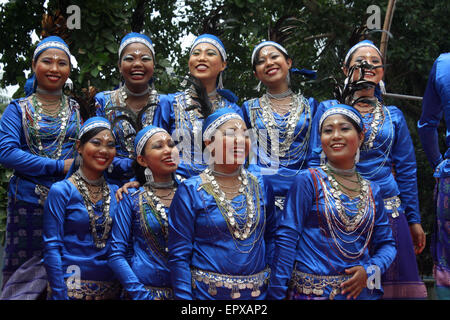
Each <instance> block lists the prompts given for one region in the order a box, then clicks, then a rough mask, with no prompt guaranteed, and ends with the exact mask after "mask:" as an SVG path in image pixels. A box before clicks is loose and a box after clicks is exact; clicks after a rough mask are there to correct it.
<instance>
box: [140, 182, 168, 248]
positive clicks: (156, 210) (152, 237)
mask: <svg viewBox="0 0 450 320" xmlns="http://www.w3.org/2000/svg"><path fill="white" fill-rule="evenodd" d="M155 189H171V190H170V192H169V193H168V194H167V195H165V196H158V195H157V194H156V190H155ZM144 190H145V192H143V193H142V196H143V197H144V198H145V200H146V203H147V205H148V207H149V208H150V210H146V209H145V207H146V206H144V203H143V201H142V198H140V200H139V203H140V211H141V219H142V220H144V221H145V228H143V229H142V230H143V233H144V236H145V238H146V239H147V240H148V241H149V247H150V248H153V249H156V250H153V251H154V252H157V253H159V254H160V255H162V256H166V255H167V253H168V252H169V249H168V247H167V245H168V235H169V232H168V228H169V222H168V216H167V214H168V210H169V209H168V208H167V207H166V206H165V205H164V203H163V202H162V200H164V199H166V200H171V198H170V196H171V195H173V194H174V193H175V191H176V188H175V182H174V181H173V180H172V181H170V182H167V183H166V182H162V183H158V182H150V183H146V184H145V185H144ZM148 214H151V215H152V216H153V217H154V218H155V219H156V221H157V222H158V224H159V226H160V228H161V232H162V235H163V237H164V243H163V244H161V243H160V242H159V241H158V240H157V239H158V235H157V231H154V230H153V228H152V227H151V224H150V222H149V219H148V216H147V215H148Z"/></svg>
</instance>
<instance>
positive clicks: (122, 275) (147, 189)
mask: <svg viewBox="0 0 450 320" xmlns="http://www.w3.org/2000/svg"><path fill="white" fill-rule="evenodd" d="M160 132H165V133H167V132H166V131H165V130H164V129H162V128H158V127H155V126H152V125H150V126H147V127H145V128H143V129H141V130H140V131H139V132H138V133H137V135H136V138H135V142H134V146H135V151H136V154H142V150H143V149H144V148H145V146H146V144H147V142H148V140H149V139H150V138H151V137H152V136H153V135H154V134H157V133H160ZM145 170H146V171H147V172H146V173H145V179H146V183H145V184H144V186H142V187H140V188H139V189H138V190H135V189H130V190H129V193H128V194H125V195H124V199H123V200H121V202H120V204H119V211H118V213H117V215H116V223H115V225H114V227H113V231H112V242H111V250H110V253H109V265H110V266H111V268H112V269H113V270H114V272H115V274H116V275H117V277H118V278H119V280H120V282H121V283H122V285H123V287H124V289H125V298H130V299H133V300H163V299H164V300H165V299H172V298H173V292H172V286H171V280H170V272H169V267H168V265H167V260H168V250H167V236H168V223H167V219H168V218H167V217H168V211H169V209H168V208H167V207H166V206H165V205H164V204H163V203H162V201H161V199H160V198H159V197H158V196H157V195H156V193H155V190H154V188H153V183H154V181H153V173H152V172H151V170H150V168H149V167H147V168H146V169H145ZM173 183H175V181H173ZM174 186H175V185H173V187H174ZM166 187H167V186H164V188H166ZM174 191H175V190H174ZM130 246H131V247H132V248H131V251H132V254H131V257H129V255H130V254H129V252H130V248H129V247H130Z"/></svg>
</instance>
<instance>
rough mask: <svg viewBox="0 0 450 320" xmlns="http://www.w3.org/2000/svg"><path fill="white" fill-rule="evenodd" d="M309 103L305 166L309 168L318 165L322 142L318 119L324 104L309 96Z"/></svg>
mask: <svg viewBox="0 0 450 320" xmlns="http://www.w3.org/2000/svg"><path fill="white" fill-rule="evenodd" d="M309 104H310V106H311V117H312V120H311V121H312V125H311V132H310V137H309V148H308V160H307V161H308V163H307V167H308V168H311V167H318V166H320V154H321V152H322V144H321V142H320V132H319V120H320V117H322V114H323V112H324V110H325V107H326V106H325V104H323V103H318V102H317V100H315V99H314V98H309Z"/></svg>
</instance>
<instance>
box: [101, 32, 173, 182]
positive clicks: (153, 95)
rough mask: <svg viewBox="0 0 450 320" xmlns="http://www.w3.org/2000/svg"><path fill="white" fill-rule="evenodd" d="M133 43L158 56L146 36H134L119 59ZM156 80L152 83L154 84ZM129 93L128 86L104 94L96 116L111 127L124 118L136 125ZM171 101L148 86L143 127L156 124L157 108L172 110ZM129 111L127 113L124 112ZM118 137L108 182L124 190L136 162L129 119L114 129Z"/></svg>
mask: <svg viewBox="0 0 450 320" xmlns="http://www.w3.org/2000/svg"><path fill="white" fill-rule="evenodd" d="M131 43H141V44H144V45H145V46H147V47H148V48H149V49H150V51H151V52H152V53H153V56H155V51H154V48H153V43H152V41H151V39H150V38H149V37H147V36H145V35H143V34H140V33H136V32H131V33H129V34H127V35H126V36H124V37H123V38H122V40H121V44H120V47H119V52H118V55H119V59H120V57H121V54H122V51H123V50H124V49H125V47H126V46H127V45H129V44H131ZM152 81H153V79H151V80H150V82H152ZM126 99H127V92H126V88H125V85H123V86H121V87H119V88H118V89H115V90H110V91H103V92H100V93H98V94H96V95H95V102H96V109H97V111H96V114H97V116H100V117H104V118H107V119H108V120H109V121H110V122H111V123H113V121H114V120H115V119H117V118H119V117H121V116H128V117H129V118H131V119H133V122H134V123H137V115H138V114H137V113H134V112H133V111H132V110H131V109H129V108H127V105H126ZM169 103H170V101H169V100H168V97H167V96H166V95H161V94H158V92H157V91H156V90H155V89H154V88H152V89H150V86H149V97H148V103H147V104H150V105H151V107H150V108H148V109H147V110H146V112H145V114H144V115H143V117H142V119H141V120H142V127H145V126H147V125H151V124H153V121H154V115H155V110H156V109H157V108H158V107H161V108H163V109H167V108H169ZM123 109H126V110H127V111H128V112H127V111H124V110H123ZM113 132H114V135H115V137H116V150H117V155H116V157H115V158H114V161H113V163H112V165H111V167H110V168H109V169H108V173H107V179H108V181H109V182H110V183H114V184H117V185H119V186H122V185H123V184H124V183H125V182H128V181H129V180H130V179H132V178H133V176H134V174H133V169H132V164H133V161H134V159H135V158H136V155H135V152H134V144H133V142H134V138H135V136H136V131H135V129H134V127H133V125H132V124H130V122H129V121H128V120H127V119H122V120H119V121H118V123H117V124H115V125H114V128H113Z"/></svg>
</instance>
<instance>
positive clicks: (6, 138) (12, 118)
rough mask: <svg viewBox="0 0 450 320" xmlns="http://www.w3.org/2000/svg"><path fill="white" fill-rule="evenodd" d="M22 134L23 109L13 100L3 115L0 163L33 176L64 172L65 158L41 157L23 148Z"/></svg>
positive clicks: (0, 134)
mask: <svg viewBox="0 0 450 320" xmlns="http://www.w3.org/2000/svg"><path fill="white" fill-rule="evenodd" d="M22 135H23V128H22V111H21V108H20V106H19V103H18V102H16V101H13V102H11V104H9V105H8V107H7V108H6V110H5V112H4V113H3V115H2V117H1V124H0V164H2V165H4V166H5V167H7V168H11V169H14V170H15V171H17V172H18V173H20V174H23V175H27V176H31V177H38V176H58V175H62V174H63V171H64V160H54V159H50V158H46V157H41V156H37V155H34V154H31V153H30V152H27V151H24V150H22V148H23V146H22V143H23V142H22V141H21V140H24V138H23V136H22Z"/></svg>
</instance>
